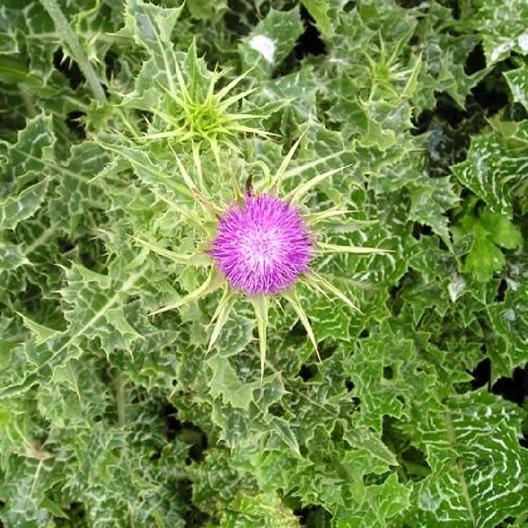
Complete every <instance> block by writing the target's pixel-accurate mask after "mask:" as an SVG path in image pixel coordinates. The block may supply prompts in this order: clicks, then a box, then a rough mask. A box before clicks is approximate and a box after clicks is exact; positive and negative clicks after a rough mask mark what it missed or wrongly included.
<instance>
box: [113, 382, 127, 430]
mask: <svg viewBox="0 0 528 528" xmlns="http://www.w3.org/2000/svg"><path fill="white" fill-rule="evenodd" d="M114 386H115V398H116V407H117V424H118V425H119V427H123V426H124V425H125V423H126V403H125V380H124V379H123V375H122V374H121V372H118V373H117V374H116V377H115V378H114Z"/></svg>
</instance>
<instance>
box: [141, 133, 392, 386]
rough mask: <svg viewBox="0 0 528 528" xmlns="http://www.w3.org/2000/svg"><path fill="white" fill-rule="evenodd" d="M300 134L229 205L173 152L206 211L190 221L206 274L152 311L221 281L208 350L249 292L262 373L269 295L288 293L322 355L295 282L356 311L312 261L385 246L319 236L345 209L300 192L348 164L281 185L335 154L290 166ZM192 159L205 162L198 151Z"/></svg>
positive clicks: (275, 299) (272, 298)
mask: <svg viewBox="0 0 528 528" xmlns="http://www.w3.org/2000/svg"><path fill="white" fill-rule="evenodd" d="M301 139H302V136H301V137H300V138H299V139H298V140H297V141H296V142H295V144H294V145H293V147H292V148H291V149H290V151H289V152H288V154H287V155H286V156H285V158H284V160H283V161H282V163H281V165H280V166H279V168H278V170H277V171H276V173H275V174H274V175H273V176H272V177H270V178H269V180H268V181H265V182H263V184H261V185H258V186H257V189H256V190H253V189H252V188H251V187H249V188H247V189H246V191H245V192H244V193H242V192H241V191H240V188H239V187H238V186H237V185H236V183H234V185H233V202H232V203H231V204H230V205H228V206H227V207H226V208H224V209H221V208H218V207H217V206H216V205H214V204H213V203H211V201H210V200H209V199H207V198H206V197H205V196H204V195H203V194H202V192H201V191H200V190H199V189H198V187H197V186H196V184H195V183H194V182H193V180H192V179H191V176H190V174H189V173H188V172H187V170H186V168H185V167H184V165H183V163H182V161H181V160H180V159H179V157H178V156H177V154H176V153H174V156H175V161H176V165H177V167H178V169H179V171H180V173H181V175H182V177H183V180H184V181H185V183H186V184H187V186H188V187H189V188H190V190H191V191H192V193H193V195H194V196H195V198H196V200H197V201H198V202H199V204H200V206H201V208H202V210H203V212H204V214H205V221H203V222H200V221H199V220H197V219H196V218H194V219H193V221H194V223H195V224H197V223H198V224H199V225H200V226H201V227H202V230H203V231H204V234H205V239H204V244H203V245H202V247H203V249H202V250H201V254H202V256H205V257H206V258H207V260H208V266H209V274H208V276H207V279H206V280H205V281H204V282H203V284H201V285H200V286H199V287H198V288H197V289H195V290H193V291H191V292H190V293H188V294H187V295H185V296H183V297H179V298H177V299H175V300H174V301H173V302H169V303H168V304H166V305H164V306H162V307H160V308H159V309H158V310H156V311H154V312H152V313H151V315H155V314H159V313H162V312H166V311H168V310H173V309H176V308H180V307H182V306H184V305H186V304H187V303H190V302H192V301H197V300H199V299H201V298H202V297H205V296H206V295H209V294H210V293H212V292H214V291H216V290H218V289H222V290H223V293H222V296H221V299H220V301H219V303H218V306H217V307H216V310H215V312H214V314H213V317H212V320H211V326H212V331H211V336H210V339H209V346H208V352H209V351H210V350H211V348H212V347H213V345H214V344H215V342H216V340H217V339H218V337H219V335H220V333H221V331H222V328H223V326H224V325H225V323H226V321H227V319H228V317H229V314H230V313H231V310H232V309H233V306H234V304H235V302H236V300H237V298H238V297H239V296H244V297H246V298H247V299H248V300H249V301H250V302H251V304H252V305H253V308H254V311H255V316H256V320H257V328H258V338H259V350H260V365H261V380H262V378H263V375H264V366H265V362H266V347H267V345H266V337H267V328H268V312H269V308H270V305H271V303H277V304H280V302H281V300H282V299H284V300H285V301H286V302H288V303H289V304H290V305H291V306H292V308H293V310H294V311H295V313H296V315H297V317H298V318H299V320H300V321H301V323H302V325H303V326H304V328H305V330H306V333H307V336H308V339H309V340H310V342H311V343H312V345H313V348H314V350H315V352H316V354H317V356H318V357H319V352H318V346H317V339H316V336H315V334H314V331H313V329H312V326H311V324H310V320H309V318H308V316H307V314H306V312H305V310H304V308H303V306H302V304H301V302H300V299H299V295H298V292H297V286H298V285H299V284H302V285H305V286H307V287H308V288H310V289H312V290H315V291H317V292H318V293H321V294H323V295H331V296H334V297H336V298H338V299H339V300H341V301H342V302H343V303H345V304H346V305H347V306H348V307H349V309H351V310H354V311H355V312H359V309H358V307H357V306H356V305H355V304H354V303H353V302H352V300H350V299H349V298H348V297H347V296H346V295H344V294H343V293H342V292H341V291H340V290H339V289H338V288H337V287H335V286H334V285H333V284H332V283H331V282H330V281H329V280H328V279H326V278H325V277H324V276H323V275H321V274H319V273H317V272H316V271H315V270H314V269H312V268H311V267H310V263H311V261H312V260H313V259H314V258H316V257H317V256H319V255H322V254H335V253H353V254H357V255H361V254H372V253H386V251H385V250H382V249H378V248H373V247H358V246H345V245H335V244H328V243H325V242H323V241H321V240H319V239H318V238H319V237H318V236H317V235H316V227H317V225H318V224H319V223H320V222H322V221H323V220H326V219H328V218H331V217H335V216H340V215H344V214H346V213H347V211H346V210H342V209H339V208H332V209H330V210H328V211H324V212H318V213H312V214H310V212H309V211H307V210H306V209H305V208H304V207H303V206H302V200H303V198H304V197H305V196H306V195H307V194H308V193H309V192H310V191H311V190H312V189H313V188H314V187H316V186H317V185H318V184H320V183H321V182H323V181H324V180H326V179H328V178H330V177H332V176H333V175H335V174H338V173H339V172H341V171H342V170H343V169H345V168H346V166H345V167H339V168H336V169H332V170H328V171H325V172H323V173H320V174H317V175H315V176H314V177H312V178H311V179H308V180H306V181H302V182H301V183H300V184H299V185H298V186H296V187H294V188H293V189H292V190H290V191H289V192H287V193H284V192H283V182H284V181H285V180H287V179H289V178H291V177H292V176H294V175H296V176H299V175H301V174H303V173H304V172H305V171H306V170H308V169H310V168H313V167H315V166H316V165H318V164H320V163H322V162H324V161H326V160H327V159H328V158H331V157H334V156H333V155H330V156H328V157H327V158H323V159H320V160H316V161H314V162H311V163H308V164H306V165H304V166H301V167H297V168H295V169H293V170H288V166H289V164H290V161H291V159H292V158H293V156H294V154H295V152H296V150H297V148H298V146H299V144H300V141H301ZM195 161H197V162H198V163H200V162H199V158H196V159H195ZM197 172H199V173H201V168H200V167H198V168H197ZM136 240H137V242H138V243H140V244H142V245H143V246H145V247H147V248H148V249H149V250H152V251H155V252H157V253H159V254H161V255H163V256H165V257H169V258H171V259H172V260H174V261H176V262H181V263H187V264H193V263H194V262H196V259H195V257H196V255H187V256H182V255H178V254H176V253H173V252H171V251H168V250H166V249H161V248H158V247H157V246H155V245H152V244H150V243H148V242H145V241H143V240H139V239H136Z"/></svg>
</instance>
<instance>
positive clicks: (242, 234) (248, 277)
mask: <svg viewBox="0 0 528 528" xmlns="http://www.w3.org/2000/svg"><path fill="white" fill-rule="evenodd" d="M312 247H313V245H312V238H311V235H310V232H309V230H308V228H307V226H306V224H305V223H304V220H303V219H302V217H301V216H300V214H299V212H298V211H297V209H296V208H294V207H292V206H291V205H290V204H288V203H287V202H285V201H283V200H281V199H279V198H277V197H275V196H271V195H268V194H261V195H258V196H249V195H248V196H246V197H245V198H244V204H243V205H238V204H237V205H234V206H233V207H231V208H230V209H228V210H227V211H226V212H225V213H224V214H223V215H222V216H221V217H220V219H219V221H218V232H217V235H216V237H215V239H214V240H213V243H212V249H211V255H212V256H213V258H214V259H215V261H216V263H217V265H218V268H219V269H220V271H221V272H222V273H223V275H224V276H225V278H226V280H227V282H228V283H229V285H230V286H231V287H232V288H234V289H237V290H243V291H244V292H246V293H247V294H248V295H255V294H258V293H264V294H268V295H275V294H277V293H280V292H282V291H284V290H286V289H288V288H289V286H290V285H291V284H292V283H293V282H294V281H295V280H296V279H297V277H298V276H299V275H300V274H301V273H304V272H306V271H307V269H308V264H309V262H310V258H311V254H312Z"/></svg>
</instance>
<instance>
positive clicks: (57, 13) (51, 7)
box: [40, 0, 106, 103]
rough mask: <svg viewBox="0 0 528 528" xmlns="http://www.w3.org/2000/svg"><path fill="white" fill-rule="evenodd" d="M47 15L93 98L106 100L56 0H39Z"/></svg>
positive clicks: (100, 100) (101, 100)
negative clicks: (84, 79) (77, 66)
mask: <svg viewBox="0 0 528 528" xmlns="http://www.w3.org/2000/svg"><path fill="white" fill-rule="evenodd" d="M40 1H41V3H42V5H43V6H44V8H45V9H46V11H47V12H48V14H49V16H50V17H51V18H52V20H53V23H54V24H55V29H56V30H57V31H58V32H59V33H60V35H61V37H62V39H63V40H64V42H65V43H66V44H67V45H68V47H69V49H70V52H71V54H72V56H73V58H74V59H75V61H76V62H77V64H78V65H79V69H80V70H81V72H82V73H83V75H84V76H85V78H86V81H87V82H88V85H89V86H90V89H91V90H92V92H93V94H94V96H95V98H96V99H97V101H99V102H100V103H105V102H106V95H105V93H104V90H103V87H102V86H101V83H100V82H99V79H98V77H97V74H96V73H95V70H94V69H93V67H92V65H91V64H90V61H89V60H88V57H87V56H86V53H85V52H84V50H83V48H82V46H81V43H80V42H79V39H78V38H77V35H76V34H75V33H74V32H73V30H72V28H71V26H70V24H69V23H68V20H66V17H65V16H64V14H63V12H62V11H61V8H60V7H59V5H58V4H57V0H40Z"/></svg>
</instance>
